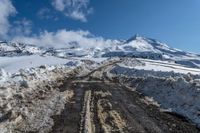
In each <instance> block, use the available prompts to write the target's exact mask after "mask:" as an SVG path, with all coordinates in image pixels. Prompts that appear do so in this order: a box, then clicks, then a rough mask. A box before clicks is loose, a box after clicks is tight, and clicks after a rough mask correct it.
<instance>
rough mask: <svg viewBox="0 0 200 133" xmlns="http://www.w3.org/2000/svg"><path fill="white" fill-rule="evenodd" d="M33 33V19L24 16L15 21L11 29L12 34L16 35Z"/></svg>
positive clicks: (10, 33)
mask: <svg viewBox="0 0 200 133" xmlns="http://www.w3.org/2000/svg"><path fill="white" fill-rule="evenodd" d="M31 33H32V21H30V20H27V19H26V18H23V19H21V20H18V21H14V22H13V25H12V26H11V28H10V30H9V35H10V36H16V35H18V36H19V35H30V34H31Z"/></svg>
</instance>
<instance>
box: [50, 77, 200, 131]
mask: <svg viewBox="0 0 200 133" xmlns="http://www.w3.org/2000/svg"><path fill="white" fill-rule="evenodd" d="M66 90H70V91H73V94H74V95H73V97H72V98H71V99H70V100H69V102H67V103H66V105H65V109H64V110H63V111H62V113H61V114H60V115H56V116H53V119H54V126H53V127H52V131H51V133H104V132H105V133H198V132H200V131H199V130H198V129H197V128H196V126H194V125H192V124H190V123H188V122H187V121H186V120H184V118H181V117H179V116H176V115H172V114H168V113H164V112H160V110H159V108H158V107H157V106H155V105H152V104H147V102H144V101H145V100H144V96H143V95H141V94H139V93H137V92H135V91H131V90H130V89H129V88H127V87H125V86H123V85H120V84H118V83H112V82H103V81H97V80H91V79H90V80H68V81H67V82H66V83H65V85H64V86H63V87H62V88H61V89H60V91H66Z"/></svg>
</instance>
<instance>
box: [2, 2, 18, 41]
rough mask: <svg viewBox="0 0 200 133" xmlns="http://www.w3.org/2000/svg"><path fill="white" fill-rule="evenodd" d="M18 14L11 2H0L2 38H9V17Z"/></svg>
mask: <svg viewBox="0 0 200 133" xmlns="http://www.w3.org/2000/svg"><path fill="white" fill-rule="evenodd" d="M14 14H16V9H15V7H14V6H13V5H12V2H11V1H10V0H0V38H1V39H3V38H5V37H6V36H7V33H8V31H9V28H10V23H9V20H8V19H9V17H10V16H11V15H14Z"/></svg>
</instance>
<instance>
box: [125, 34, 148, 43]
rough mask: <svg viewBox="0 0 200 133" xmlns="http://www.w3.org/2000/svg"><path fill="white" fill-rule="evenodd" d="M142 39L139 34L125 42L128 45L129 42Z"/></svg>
mask: <svg viewBox="0 0 200 133" xmlns="http://www.w3.org/2000/svg"><path fill="white" fill-rule="evenodd" d="M143 38H144V37H143V36H141V35H140V34H138V33H137V34H135V35H134V36H133V37H131V38H130V39H128V40H127V41H126V43H129V42H131V41H133V40H140V39H143Z"/></svg>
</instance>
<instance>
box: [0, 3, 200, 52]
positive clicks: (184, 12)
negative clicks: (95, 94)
mask: <svg viewBox="0 0 200 133" xmlns="http://www.w3.org/2000/svg"><path fill="white" fill-rule="evenodd" d="M2 1H5V0H2ZM7 1H9V0H7ZM72 1H73V2H72ZM10 2H11V4H12V6H13V7H14V8H15V11H13V12H14V13H10V14H9V15H8V17H7V19H8V22H9V24H10V25H11V26H10V27H21V29H19V28H18V29H15V28H13V29H14V31H13V29H9V30H8V36H15V34H17V33H19V32H24V33H23V35H25V36H34V35H38V34H40V33H41V32H44V31H48V32H52V33H54V32H56V31H58V30H59V29H66V30H74V31H76V30H83V31H89V32H90V33H92V34H93V35H95V36H101V37H103V38H106V39H128V38H129V37H131V36H133V35H134V34H136V33H139V34H140V35H143V36H146V37H150V38H154V39H158V40H160V41H162V42H165V43H167V44H169V45H170V46H172V47H175V48H179V49H183V50H187V51H192V52H198V53H199V52H200V37H199V35H200V1H199V0H163V1H161V0H151V1H150V0H10ZM72 3H73V4H72ZM24 23H25V24H24ZM16 31H17V32H16Z"/></svg>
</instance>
